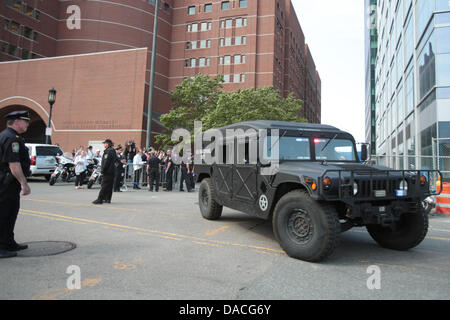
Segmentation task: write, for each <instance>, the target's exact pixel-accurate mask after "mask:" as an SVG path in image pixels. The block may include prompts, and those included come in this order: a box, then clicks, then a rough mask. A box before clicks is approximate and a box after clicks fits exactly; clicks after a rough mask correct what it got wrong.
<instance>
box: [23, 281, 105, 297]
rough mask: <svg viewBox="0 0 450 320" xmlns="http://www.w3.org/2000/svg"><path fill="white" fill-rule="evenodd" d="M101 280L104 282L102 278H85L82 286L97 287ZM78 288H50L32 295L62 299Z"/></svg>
mask: <svg viewBox="0 0 450 320" xmlns="http://www.w3.org/2000/svg"><path fill="white" fill-rule="evenodd" d="M100 282H102V278H93V279H85V280H83V281H82V282H81V288H83V287H95V286H96V285H98V284H99V283H100ZM76 291H77V290H70V289H67V288H64V289H50V290H48V291H47V292H45V293H43V294H39V293H38V294H36V295H34V296H33V297H31V300H56V299H62V298H65V297H67V296H70V295H71V294H72V293H73V292H76Z"/></svg>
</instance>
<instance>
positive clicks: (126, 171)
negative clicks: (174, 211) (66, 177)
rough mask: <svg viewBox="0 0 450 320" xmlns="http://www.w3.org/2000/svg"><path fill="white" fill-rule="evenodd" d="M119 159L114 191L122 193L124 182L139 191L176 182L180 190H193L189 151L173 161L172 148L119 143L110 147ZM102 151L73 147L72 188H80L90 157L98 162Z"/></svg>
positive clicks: (192, 173)
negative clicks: (143, 147)
mask: <svg viewBox="0 0 450 320" xmlns="http://www.w3.org/2000/svg"><path fill="white" fill-rule="evenodd" d="M111 147H112V148H113V149H114V150H115V152H116V155H117V159H118V161H119V162H117V163H116V164H115V170H114V171H115V172H114V183H113V191H114V192H121V190H120V189H121V187H122V185H123V183H126V182H129V183H132V184H133V189H135V190H139V189H142V188H145V187H147V189H148V191H151V192H153V191H155V192H158V191H159V189H160V187H162V188H163V190H164V191H172V190H173V186H174V183H177V182H179V191H184V190H185V188H184V186H186V191H187V192H192V191H193V190H194V189H195V182H194V161H193V157H192V155H191V154H188V155H186V156H185V157H183V158H182V159H181V163H180V164H175V162H176V161H174V159H173V157H172V150H171V149H167V150H166V151H163V150H157V149H154V148H149V149H139V148H137V147H136V145H135V143H134V142H133V141H127V142H126V143H125V147H122V145H120V144H119V145H117V146H111ZM102 156H103V155H102V152H101V151H100V150H95V151H94V150H93V148H92V146H89V147H88V148H85V147H83V146H79V147H78V148H74V149H73V150H72V157H73V161H74V164H75V174H76V179H75V188H76V189H82V188H83V186H82V185H83V181H84V180H85V178H86V172H87V166H88V163H89V161H90V160H93V159H95V158H96V159H98V160H99V162H100V164H101V159H102ZM177 163H179V162H177Z"/></svg>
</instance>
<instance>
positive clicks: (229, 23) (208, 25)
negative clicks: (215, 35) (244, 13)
mask: <svg viewBox="0 0 450 320" xmlns="http://www.w3.org/2000/svg"><path fill="white" fill-rule="evenodd" d="M233 26H234V27H235V28H242V27H246V26H247V18H234V19H225V20H220V28H221V29H230V28H232V27H233ZM186 29H187V32H199V31H200V32H203V31H209V30H211V29H212V22H210V21H208V22H205V21H204V22H195V23H189V24H187V25H186Z"/></svg>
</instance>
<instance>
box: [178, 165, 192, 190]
mask: <svg viewBox="0 0 450 320" xmlns="http://www.w3.org/2000/svg"><path fill="white" fill-rule="evenodd" d="M191 177H192V175H191V174H190V173H187V169H186V168H183V167H181V178H180V191H182V190H183V183H185V182H186V188H187V190H188V191H191V188H192V182H191Z"/></svg>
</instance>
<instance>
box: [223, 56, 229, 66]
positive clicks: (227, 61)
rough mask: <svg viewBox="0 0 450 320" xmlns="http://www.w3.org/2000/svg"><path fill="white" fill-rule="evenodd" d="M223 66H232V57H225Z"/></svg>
mask: <svg viewBox="0 0 450 320" xmlns="http://www.w3.org/2000/svg"><path fill="white" fill-rule="evenodd" d="M223 64H224V65H230V64H231V56H224V59H223Z"/></svg>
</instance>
